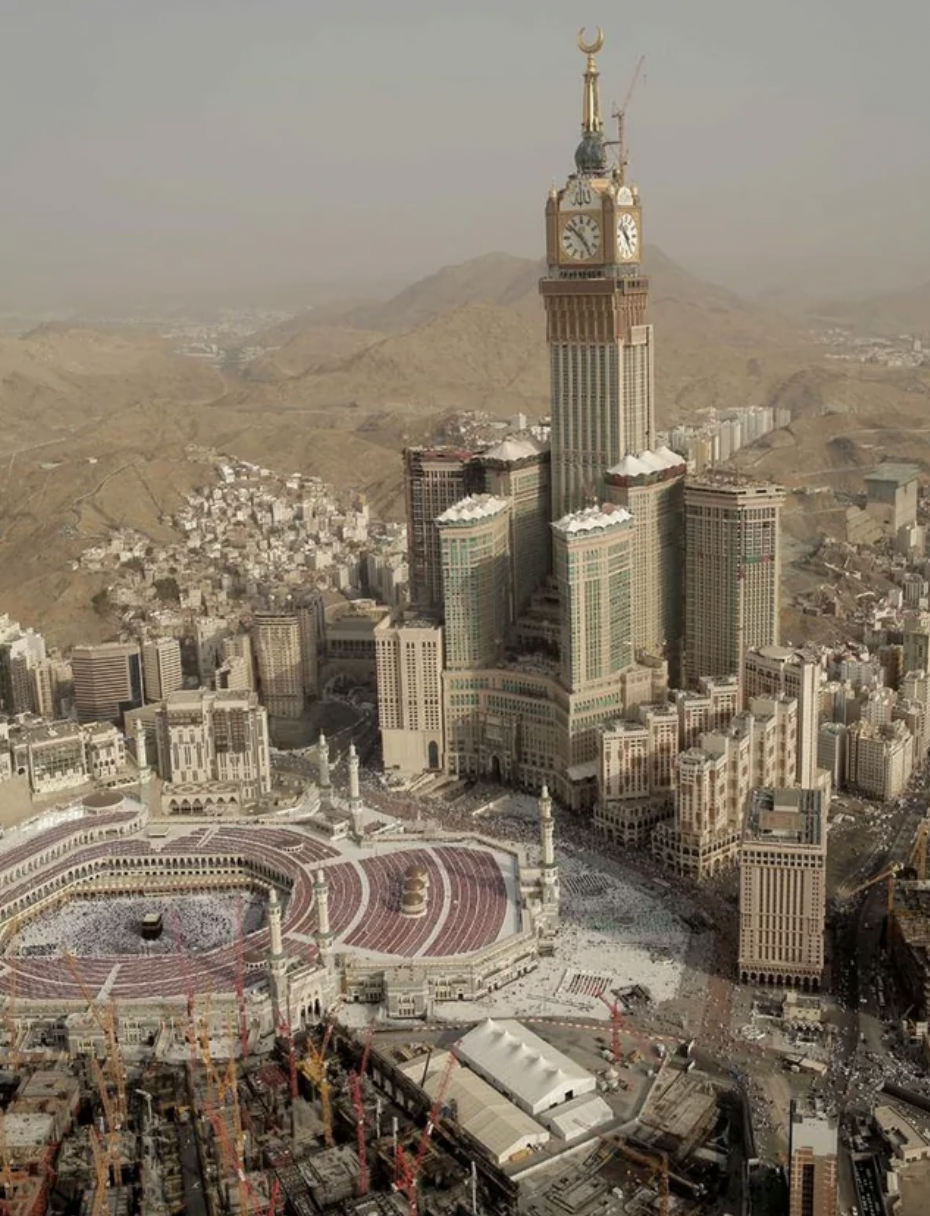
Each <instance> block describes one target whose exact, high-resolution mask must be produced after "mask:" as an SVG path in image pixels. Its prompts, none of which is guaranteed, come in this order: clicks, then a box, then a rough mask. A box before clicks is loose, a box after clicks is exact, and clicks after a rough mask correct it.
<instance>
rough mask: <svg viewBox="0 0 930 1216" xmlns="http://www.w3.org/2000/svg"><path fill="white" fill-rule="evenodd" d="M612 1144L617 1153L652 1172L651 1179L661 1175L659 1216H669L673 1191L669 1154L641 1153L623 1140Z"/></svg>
mask: <svg viewBox="0 0 930 1216" xmlns="http://www.w3.org/2000/svg"><path fill="white" fill-rule="evenodd" d="M608 1143H612V1144H613V1147H614V1149H615V1151H616V1152H618V1153H622V1154H623V1156H624V1157H629V1159H630V1160H631V1161H635V1162H636V1164H637V1165H641V1166H643V1167H644V1168H645V1169H647V1170H650V1171H651V1173H650V1177H655V1175H656V1174H658V1175H659V1216H668V1212H669V1203H670V1195H671V1189H670V1187H669V1169H668V1154H667V1153H658V1154H657V1155H656V1156H654V1157H653V1156H651V1155H648V1156H647V1154H646V1153H641V1152H639V1150H638V1149H635V1148H633V1147H632V1145H630V1144H626V1143H625V1142H624V1141H622V1140H616V1141H613V1142H609V1141H608Z"/></svg>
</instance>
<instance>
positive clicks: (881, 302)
mask: <svg viewBox="0 0 930 1216" xmlns="http://www.w3.org/2000/svg"><path fill="white" fill-rule="evenodd" d="M813 311H814V315H815V316H816V317H817V318H818V319H820V320H828V321H832V322H834V323H835V324H837V325H849V326H852V327H853V328H854V329H855V330H856V331H857V332H858V333H860V334H865V335H868V334H875V335H878V336H880V337H886V338H894V337H897V336H898V334H913V335H914V336H915V337H918V338H923V339H924V340H926V339H927V338H928V337H930V283H922V284H921V285H920V286H919V287H912V288H910V289H909V290H907V291H894V292H885V293H883V294H882V295H873V296H865V297H863V298H861V299H858V300H837V301H833V302H831V303H827V304H821V305H819V306H818V307H817V308H816V309H814V310H813Z"/></svg>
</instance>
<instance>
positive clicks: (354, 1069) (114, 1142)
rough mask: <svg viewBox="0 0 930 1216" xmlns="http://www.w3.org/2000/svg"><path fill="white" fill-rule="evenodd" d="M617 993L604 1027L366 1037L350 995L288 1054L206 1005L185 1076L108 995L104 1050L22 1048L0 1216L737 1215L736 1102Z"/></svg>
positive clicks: (16, 1059) (281, 1038) (99, 1017)
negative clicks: (255, 1040) (252, 1046)
mask: <svg viewBox="0 0 930 1216" xmlns="http://www.w3.org/2000/svg"><path fill="white" fill-rule="evenodd" d="M604 999H605V1002H606V1003H607V1004H608V1006H609V1008H610V1011H611V1016H610V1021H609V1023H608V1024H607V1025H608V1027H609V1029H608V1033H607V1034H606V1035H603V1034H600V1035H599V1034H598V1033H597V1031H598V1030H599V1029H603V1024H601V1026H600V1027H599V1026H598V1025H597V1024H592V1025H591V1026H590V1027H588V1028H584V1027H580V1026H578V1025H577V1024H575V1025H574V1026H572V1027H571V1028H568V1027H566V1026H565V1024H561V1025H559V1024H553V1025H551V1026H549V1025H542V1024H539V1025H537V1026H535V1028H534V1029H531V1028H530V1027H528V1026H526V1025H524V1024H521V1023H518V1022H513V1021H506V1022H495V1021H493V1020H492V1019H486V1020H485V1022H482V1023H477V1024H476V1025H474V1026H471V1027H470V1028H466V1027H463V1026H459V1027H455V1028H452V1027H449V1028H443V1029H436V1028H430V1027H424V1028H423V1029H422V1030H420V1029H418V1030H417V1031H416V1032H415V1033H413V1034H412V1033H411V1028H407V1029H403V1030H400V1029H397V1028H384V1027H382V1025H381V1024H380V1022H378V1023H372V1024H371V1025H370V1026H369V1027H368V1028H367V1030H365V1031H363V1032H361V1033H359V1032H356V1031H352V1030H349V1029H348V1028H346V1027H345V1026H344V1025H343V1024H342V1023H341V1022H340V1020H339V1012H340V1008H339V1004H338V1003H337V1005H336V1007H335V1008H334V1010H333V1011H332V1012H331V1013H330V1015H329V1016H327V1017H325V1018H324V1019H323V1021H322V1022H321V1023H320V1024H319V1025H318V1026H316V1027H314V1028H312V1029H310V1030H305V1031H301V1032H300V1033H292V1032H291V1029H290V1027H289V1026H288V1025H287V1024H286V1023H284V1024H282V1026H281V1033H280V1034H279V1035H278V1036H277V1038H276V1040H275V1042H274V1043H273V1045H272V1047H271V1050H270V1051H269V1052H262V1053H255V1052H252V1051H249V1052H247V1053H244V1054H238V1055H236V1056H233V1055H232V1053H231V1052H230V1051H229V1044H214V1043H213V1041H212V1040H211V1038H210V1036H209V1034H208V1033H207V1029H206V1027H207V1022H206V1019H205V1018H203V1017H198V1014H197V1010H196V1009H194V1010H193V1011H192V1013H191V1020H190V1023H189V1039H190V1042H189V1052H188V1055H187V1058H186V1060H185V1061H184V1063H183V1064H180V1065H174V1066H170V1067H169V1066H167V1065H165V1064H162V1063H159V1062H155V1061H152V1060H149V1061H148V1062H139V1063H133V1062H132V1061H131V1060H130V1059H128V1058H127V1053H124V1052H123V1050H122V1048H121V1044H120V1037H119V1023H118V1019H117V1018H116V1017H114V1016H113V1012H112V1008H111V1007H110V1006H107V1005H105V1004H101V1003H99V1002H96V1003H92V1004H91V1005H90V1008H89V1012H90V1014H91V1016H93V1018H94V1019H95V1020H96V1021H97V1022H98V1023H99V1030H100V1032H101V1035H102V1036H103V1038H104V1040H105V1043H106V1049H105V1051H102V1052H100V1053H99V1054H96V1053H89V1054H88V1055H86V1056H84V1057H81V1058H79V1059H77V1060H74V1059H71V1058H69V1056H68V1054H67V1052H66V1050H64V1048H63V1045H61V1044H59V1045H54V1044H46V1045H43V1046H42V1047H41V1048H39V1047H38V1046H36V1047H35V1048H34V1049H33V1048H30V1049H29V1050H27V1051H19V1052H10V1050H9V1046H8V1047H7V1056H6V1059H5V1060H4V1061H3V1072H2V1074H0V1085H2V1089H0V1096H2V1101H3V1103H4V1108H3V1115H2V1119H0V1137H2V1138H0V1151H2V1174H0V1187H2V1195H3V1199H2V1202H0V1211H2V1212H3V1213H4V1214H5V1216H38V1214H40V1213H44V1212H53V1213H72V1212H73V1213H78V1214H80V1216H103V1214H104V1213H112V1214H114V1216H123V1214H125V1216H132V1214H133V1213H145V1214H149V1216H170V1214H173V1213H182V1212H183V1213H191V1214H193V1216H213V1214H215V1213H216V1214H218V1213H234V1214H239V1213H249V1214H251V1216H258V1214H262V1216H272V1214H274V1213H293V1214H295V1216H311V1214H314V1213H322V1212H339V1213H341V1212H352V1213H359V1214H362V1213H364V1214H366V1216H367V1214H370V1216H375V1214H381V1213H384V1214H387V1213H398V1214H399V1216H407V1214H410V1216H413V1214H415V1213H422V1214H426V1213H433V1214H436V1216H438V1214H440V1213H444V1214H445V1213H448V1214H450V1216H451V1214H453V1213H463V1214H464V1213H473V1214H477V1213H482V1214H485V1213H486V1214H491V1213H509V1212H513V1213H517V1212H526V1213H535V1214H537V1216H559V1214H564V1216H569V1214H576V1213H577V1214H578V1216H593V1214H594V1213H618V1214H620V1213H630V1214H633V1213H636V1214H645V1213H661V1214H662V1216H665V1214H667V1213H682V1214H683V1213H705V1212H708V1213H709V1212H721V1213H722V1212H725V1211H728V1210H730V1208H728V1207H727V1206H726V1202H727V1197H728V1196H729V1195H730V1194H732V1186H733V1184H734V1179H733V1178H732V1177H731V1172H732V1169H733V1167H732V1164H731V1163H732V1162H733V1160H738V1159H739V1156H740V1154H739V1151H738V1150H739V1137H740V1131H739V1128H740V1120H739V1114H738V1108H734V1107H731V1106H730V1105H729V1098H728V1095H727V1093H726V1091H724V1090H719V1089H718V1088H717V1087H716V1086H715V1085H714V1084H713V1083H711V1081H710V1078H708V1077H706V1076H704V1075H702V1074H701V1073H700V1072H699V1071H698V1070H697V1069H696V1068H695V1061H694V1059H693V1057H692V1056H691V1055H690V1053H689V1050H688V1045H687V1044H682V1045H670V1046H666V1045H665V1044H664V1043H662V1042H658V1043H652V1044H650V1043H648V1042H646V1041H644V1040H641V1039H639V1038H638V1037H637V1036H636V1035H635V1034H634V1033H633V1032H632V1031H631V1030H630V1029H629V1028H628V1027H627V1026H626V1025H625V1024H624V1018H623V1015H622V1014H621V1012H620V1008H621V1002H620V1001H618V1000H617V999H616V998H612V997H611V998H608V997H606V996H605V998H604ZM230 1034H231V1035H232V1037H233V1038H235V1037H236V1036H235V1028H234V1027H230ZM557 1044H561V1045H557ZM239 1046H240V1047H241V1048H242V1049H245V1048H246V1047H247V1044H244V1043H242V1044H240V1045H239ZM214 1048H217V1049H219V1050H222V1051H223V1052H224V1053H225V1058H219V1057H217V1056H215V1055H214ZM569 1048H570V1049H571V1055H569V1054H568V1050H569ZM621 1129H622V1134H621ZM737 1172H738V1171H737Z"/></svg>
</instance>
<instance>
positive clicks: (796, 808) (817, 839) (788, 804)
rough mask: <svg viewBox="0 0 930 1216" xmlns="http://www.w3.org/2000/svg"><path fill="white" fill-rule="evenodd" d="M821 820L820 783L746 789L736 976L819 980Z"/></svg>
mask: <svg viewBox="0 0 930 1216" xmlns="http://www.w3.org/2000/svg"><path fill="white" fill-rule="evenodd" d="M826 820H827V814H826V808H825V805H824V800H823V795H822V793H821V792H820V790H802V789H765V788H760V789H756V790H754V791H753V793H752V798H751V801H750V804H749V813H748V814H747V816H746V823H745V826H744V829H743V844H742V849H741V851H740V933H739V970H740V978H741V980H742V981H743V983H750V984H760V983H761V984H764V983H773V984H784V985H786V986H787V987H791V988H805V989H811V990H816V989H818V988H819V987H820V980H821V976H822V974H823V966H824V928H825V924H826V914H827V823H826Z"/></svg>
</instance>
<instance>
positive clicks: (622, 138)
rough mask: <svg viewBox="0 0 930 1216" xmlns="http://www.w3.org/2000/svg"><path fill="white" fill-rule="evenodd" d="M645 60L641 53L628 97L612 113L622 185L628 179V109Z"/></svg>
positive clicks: (619, 175) (627, 92)
mask: <svg viewBox="0 0 930 1216" xmlns="http://www.w3.org/2000/svg"><path fill="white" fill-rule="evenodd" d="M645 62H646V56H645V55H640V57H639V59H638V60H637V61H636V68H635V69H634V71H633V79H632V80H631V81H630V87H629V88H628V89H627V91H626V97H624V99H623V104H622V105H620V106H614V109H613V114H612V115H611V117H612V118H614V119H615V120H616V123H617V138H616V140H615V141H613V142H614V143H615V144H616V148H617V176H618V177H619V179H620V184H621V186H622V185H623V184H624V182H625V180H626V165H627V154H626V111H627V107H628V106H629V104H630V101H631V100H632V98H633V92H634V90H635V89H636V86H637V84H638V83H639V78H640V75H641V74H642V70H643V64H644V63H645Z"/></svg>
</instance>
